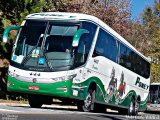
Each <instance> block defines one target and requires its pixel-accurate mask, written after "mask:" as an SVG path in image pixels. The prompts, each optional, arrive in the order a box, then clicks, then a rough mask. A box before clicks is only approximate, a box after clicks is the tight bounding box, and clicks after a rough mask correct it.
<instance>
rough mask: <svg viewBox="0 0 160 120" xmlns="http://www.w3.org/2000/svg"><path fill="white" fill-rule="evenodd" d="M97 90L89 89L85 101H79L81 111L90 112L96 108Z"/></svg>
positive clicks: (78, 105) (78, 106)
mask: <svg viewBox="0 0 160 120" xmlns="http://www.w3.org/2000/svg"><path fill="white" fill-rule="evenodd" d="M94 99H95V90H93V91H92V90H91V89H89V90H88V93H87V95H86V98H85V100H84V101H79V102H77V108H78V110H80V111H84V112H90V111H92V110H93V109H94Z"/></svg>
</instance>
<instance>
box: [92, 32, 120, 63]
mask: <svg viewBox="0 0 160 120" xmlns="http://www.w3.org/2000/svg"><path fill="white" fill-rule="evenodd" d="M117 53H118V47H117V45H116V40H115V39H114V37H113V36H111V35H110V34H108V33H107V32H105V31H104V30H102V29H100V31H99V34H98V38H97V42H96V46H95V50H94V53H93V56H99V55H101V56H104V57H106V58H108V59H110V60H112V61H114V62H116V61H117Z"/></svg>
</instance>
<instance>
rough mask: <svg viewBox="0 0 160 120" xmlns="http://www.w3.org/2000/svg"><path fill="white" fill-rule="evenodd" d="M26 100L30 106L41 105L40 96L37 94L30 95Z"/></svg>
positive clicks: (37, 106) (36, 106)
mask: <svg viewBox="0 0 160 120" xmlns="http://www.w3.org/2000/svg"><path fill="white" fill-rule="evenodd" d="M28 101H29V105H30V107H31V108H41V107H42V105H43V103H42V100H41V97H40V96H37V95H30V96H29V97H28Z"/></svg>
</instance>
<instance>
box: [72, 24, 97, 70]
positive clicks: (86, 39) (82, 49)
mask: <svg viewBox="0 0 160 120" xmlns="http://www.w3.org/2000/svg"><path fill="white" fill-rule="evenodd" d="M80 28H82V29H86V30H88V31H89V33H88V34H83V35H82V36H81V37H80V40H79V45H78V48H77V49H76V53H75V66H76V67H78V66H80V65H83V64H84V63H85V62H86V60H87V57H88V54H89V52H90V49H91V45H92V41H93V38H94V36H95V32H96V29H97V26H96V25H95V24H93V23H91V22H86V21H84V22H82V24H81V27H80Z"/></svg>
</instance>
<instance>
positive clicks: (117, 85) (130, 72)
mask: <svg viewBox="0 0 160 120" xmlns="http://www.w3.org/2000/svg"><path fill="white" fill-rule="evenodd" d="M11 30H18V33H17V37H16V41H15V44H14V46H13V51H12V56H11V62H10V66H9V72H8V84H7V88H8V91H10V92H17V93H24V94H27V95H28V100H29V104H30V106H31V107H41V106H42V105H43V104H46V103H49V102H50V101H51V99H52V98H59V99H61V100H66V101H68V100H69V101H72V100H73V101H75V102H76V103H77V107H78V109H79V110H83V111H92V110H95V111H105V110H106V107H107V108H111V109H117V110H118V111H119V112H120V113H127V112H128V113H131V114H136V113H137V112H138V111H139V110H141V111H143V110H145V109H146V102H147V97H148V93H149V85H150V63H149V61H148V60H147V58H146V57H145V56H144V55H142V54H141V53H140V52H138V51H137V50H136V49H135V48H134V47H133V46H132V45H131V44H129V43H128V42H127V41H126V40H125V39H124V38H123V37H121V36H120V35H119V34H118V33H117V32H115V31H114V30H113V29H111V28H110V27H109V26H107V25H106V24H105V23H104V22H102V21H101V20H100V19H98V18H96V17H94V16H91V15H86V14H80V13H61V12H45V13H35V14H30V15H28V16H27V17H26V19H25V20H24V21H23V22H22V24H21V26H10V27H8V28H6V30H5V32H4V35H3V41H4V42H5V41H7V39H8V34H9V32H10V31H11Z"/></svg>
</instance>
